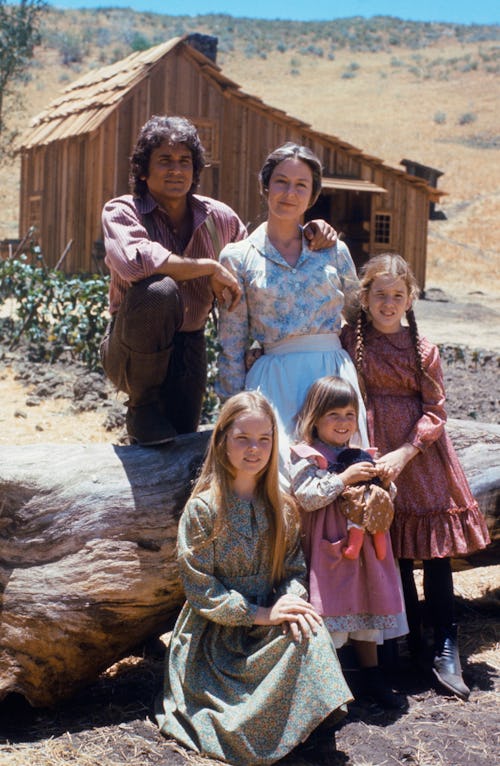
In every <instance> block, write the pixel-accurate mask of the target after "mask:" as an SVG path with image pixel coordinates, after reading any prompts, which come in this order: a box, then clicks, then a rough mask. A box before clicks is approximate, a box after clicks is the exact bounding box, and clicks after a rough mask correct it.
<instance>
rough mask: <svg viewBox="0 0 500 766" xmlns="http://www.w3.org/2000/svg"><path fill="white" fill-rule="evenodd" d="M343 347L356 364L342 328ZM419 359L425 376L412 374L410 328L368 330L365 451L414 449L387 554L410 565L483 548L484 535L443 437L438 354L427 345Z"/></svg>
mask: <svg viewBox="0 0 500 766" xmlns="http://www.w3.org/2000/svg"><path fill="white" fill-rule="evenodd" d="M341 340H342V343H343V345H344V347H345V348H346V349H347V350H348V351H349V353H350V355H351V357H352V358H353V359H354V356H355V344H356V336H355V331H354V328H352V327H344V328H343V329H342V334H341ZM422 360H423V367H424V370H425V371H426V373H427V375H419V373H418V367H417V359H416V353H415V349H414V347H413V342H412V339H411V337H410V332H409V330H408V328H406V327H405V328H403V329H402V330H401V331H400V332H397V333H394V334H384V333H380V332H378V331H377V330H375V329H374V328H373V327H372V326H370V327H369V328H368V331H367V337H366V344H365V350H364V356H363V375H364V379H365V383H366V390H367V397H368V402H367V419H368V432H369V436H370V444H373V445H375V446H376V447H377V448H378V450H379V452H380V454H381V455H384V454H386V453H387V452H391V451H392V450H395V449H397V448H398V447H400V446H401V445H402V444H403V443H405V442H408V443H410V444H412V445H413V446H415V447H417V448H418V450H419V454H418V455H416V456H415V457H414V458H413V459H412V460H411V461H410V462H409V463H408V464H407V465H406V467H405V468H404V470H403V471H402V472H401V474H400V476H399V477H398V479H397V480H396V486H397V490H398V492H397V496H396V499H395V501H394V509H395V516H394V521H393V523H392V527H391V536H392V544H393V550H394V554H395V556H397V557H398V558H409V559H432V558H443V557H446V556H459V555H468V554H471V553H474V551H477V550H480V549H481V548H485V547H486V546H487V545H488V543H489V535H488V530H487V527H486V522H485V520H484V517H483V515H482V513H481V511H480V509H479V507H478V504H477V502H476V501H475V499H474V498H473V496H472V493H471V490H470V487H469V485H468V483H467V479H466V477H465V474H464V472H463V469H462V466H461V465H460V461H459V459H458V457H457V454H456V452H455V450H454V448H453V445H452V443H451V441H450V438H449V436H448V434H447V433H446V430H445V423H446V411H445V408H444V402H445V396H444V393H443V392H444V385H443V373H442V368H441V360H440V357H439V350H438V348H437V346H435V345H433V344H432V343H430V342H429V341H428V340H427V339H426V338H422ZM433 381H436V383H437V384H438V385H437V386H436V385H434V383H433Z"/></svg>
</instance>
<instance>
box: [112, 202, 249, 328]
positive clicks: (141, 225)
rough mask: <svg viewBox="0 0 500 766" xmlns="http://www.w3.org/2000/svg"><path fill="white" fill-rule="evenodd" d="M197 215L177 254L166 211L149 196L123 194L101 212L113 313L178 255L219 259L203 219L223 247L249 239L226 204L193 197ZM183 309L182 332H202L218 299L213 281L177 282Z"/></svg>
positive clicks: (204, 278) (176, 243) (193, 280)
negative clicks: (137, 286)
mask: <svg viewBox="0 0 500 766" xmlns="http://www.w3.org/2000/svg"><path fill="white" fill-rule="evenodd" d="M188 200H189V203H190V205H191V211H192V214H193V234H192V236H191V239H190V240H189V242H188V244H187V246H186V247H185V249H184V252H182V253H180V252H179V249H180V248H179V246H178V241H177V239H176V235H175V232H174V230H173V228H172V226H171V224H170V221H169V218H168V216H167V214H166V212H165V211H164V210H163V209H162V208H161V207H160V206H159V205H158V203H157V202H156V201H155V200H154V199H153V197H152V196H151V195H150V194H146V195H145V196H144V197H133V196H132V195H131V194H124V195H123V196H122V197H117V198H116V199H112V200H111V201H110V202H108V203H107V204H106V205H105V206H104V209H103V212H102V226H103V230H104V245H105V248H106V258H105V262H106V265H107V267H108V268H109V271H110V274H111V281H110V286H109V310H110V313H111V314H115V313H116V312H117V311H118V308H119V306H120V303H121V301H122V299H123V296H124V295H125V293H126V291H127V289H128V288H129V287H130V285H132V284H134V283H135V282H140V281H141V280H142V279H147V277H151V276H153V275H154V274H158V273H160V269H161V268H162V266H164V264H165V263H166V262H167V261H168V259H169V257H170V255H171V254H172V253H175V254H177V255H183V256H186V257H187V258H214V259H218V257H219V253H218V252H216V251H215V250H216V248H215V247H214V243H213V241H212V237H211V235H210V231H209V229H208V227H207V226H206V225H204V224H205V221H206V220H207V218H208V217H209V216H210V217H211V219H212V222H213V224H214V227H215V230H216V232H217V237H218V240H219V245H220V249H222V248H223V247H224V246H225V245H227V244H228V243H229V242H237V241H238V240H240V239H243V238H244V237H246V236H247V231H246V228H245V226H244V225H243V223H242V221H241V220H240V219H239V218H238V216H237V215H236V213H235V212H234V211H233V210H231V208H230V207H229V206H228V205H226V204H224V203H223V202H218V201H217V200H214V199H211V198H210V197H201V196H200V195H198V194H193V195H190V196H189V197H188ZM178 284H179V290H180V293H181V296H182V302H183V306H184V321H183V324H182V326H181V328H180V329H181V331H183V332H191V331H193V330H199V329H201V328H202V327H203V326H204V324H205V322H206V319H207V317H208V315H209V313H210V309H211V308H212V304H213V300H214V295H213V292H212V289H211V287H210V281H209V277H206V276H205V277H198V278H196V279H189V280H184V281H182V282H179V283H178Z"/></svg>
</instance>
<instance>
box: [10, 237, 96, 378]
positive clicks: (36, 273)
mask: <svg viewBox="0 0 500 766" xmlns="http://www.w3.org/2000/svg"><path fill="white" fill-rule="evenodd" d="M33 255H34V256H35V260H36V265H33V264H31V263H28V258H27V256H26V255H25V254H23V255H22V256H21V257H20V258H15V259H10V260H6V261H1V262H0V284H1V288H0V300H5V299H6V298H9V297H10V298H13V299H14V300H15V302H16V319H15V320H14V321H12V318H11V319H10V321H9V322H7V323H2V325H1V332H2V335H3V336H5V337H6V338H7V340H8V341H9V342H10V345H11V347H15V346H16V345H17V344H18V343H19V342H20V340H21V338H23V337H24V339H26V340H27V341H28V342H29V344H30V346H31V351H32V354H33V355H35V356H36V358H38V359H40V360H43V361H48V362H54V361H55V360H56V359H58V358H59V356H60V355H61V354H62V353H63V352H64V351H70V353H71V355H72V356H73V357H74V358H77V359H80V360H81V361H82V362H84V363H85V364H86V365H87V366H88V367H89V368H90V369H96V368H97V367H99V364H100V362H99V344H100V341H101V338H102V336H103V334H104V330H105V328H106V324H107V312H106V307H107V293H108V279H107V277H102V276H98V275H93V276H90V277H89V276H71V277H67V276H66V275H65V274H62V273H61V272H59V271H55V270H54V269H51V270H49V269H47V268H46V267H45V265H44V264H43V258H42V256H41V254H40V252H39V249H37V248H34V249H33Z"/></svg>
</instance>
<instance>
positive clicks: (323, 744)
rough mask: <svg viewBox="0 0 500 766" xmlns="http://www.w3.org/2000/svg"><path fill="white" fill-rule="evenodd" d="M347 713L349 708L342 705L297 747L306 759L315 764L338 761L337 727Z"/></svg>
mask: <svg viewBox="0 0 500 766" xmlns="http://www.w3.org/2000/svg"><path fill="white" fill-rule="evenodd" d="M346 715H347V708H345V706H342V708H338V710H335V711H334V712H333V713H330V715H329V716H328V718H325V720H324V721H322V722H321V723H320V724H319V726H318V727H317V728H316V729H314V731H313V732H312V733H311V734H310V735H309V736H308V738H307V739H306V741H305V742H302V744H300V745H299V746H298V748H297V753H298V754H299V755H300V756H301V757H302V758H305V760H306V761H312V763H315V764H319V765H321V764H324V765H325V766H328V764H332V763H338V760H337V756H340V755H341V753H338V751H337V746H336V743H335V728H336V726H337V724H338V723H339V722H340V721H341V720H342V719H343V718H344V717H345V716H346Z"/></svg>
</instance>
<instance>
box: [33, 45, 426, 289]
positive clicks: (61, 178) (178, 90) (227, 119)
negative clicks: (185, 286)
mask: <svg viewBox="0 0 500 766" xmlns="http://www.w3.org/2000/svg"><path fill="white" fill-rule="evenodd" d="M206 66H207V65H202V64H200V62H198V61H195V60H194V59H193V57H192V56H191V55H190V54H189V53H188V52H187V51H186V47H185V46H183V45H180V46H177V47H176V48H174V49H173V50H172V51H171V52H170V53H169V54H168V55H166V56H164V57H163V59H161V60H160V61H158V62H157V64H155V65H154V66H153V67H152V69H151V70H150V72H149V74H148V75H147V76H146V77H144V78H143V80H142V81H140V82H138V83H137V85H136V86H135V87H134V88H133V89H132V90H131V91H129V92H128V93H126V94H125V96H124V98H123V99H122V100H121V101H120V102H118V104H117V106H116V108H115V109H114V110H113V111H111V113H110V114H109V115H108V116H107V118H106V119H105V120H104V121H103V123H102V124H101V125H100V126H99V127H98V128H97V129H96V130H94V131H93V132H92V133H90V134H82V135H81V136H75V137H71V138H67V139H64V140H60V141H54V142H52V143H50V144H48V145H47V146H42V147H39V146H35V147H33V148H32V149H29V150H26V151H24V152H23V153H22V162H21V186H22V190H23V194H22V198H21V201H20V236H23V235H24V234H25V233H26V231H27V229H28V227H29V225H30V221H29V215H30V213H29V211H30V204H29V203H30V199H34V198H35V197H36V195H40V199H41V218H42V220H41V228H40V232H39V234H40V241H41V243H42V247H43V251H44V256H45V259H46V262H47V263H48V264H50V265H54V264H55V263H56V262H57V260H58V258H59V257H60V255H61V253H62V252H63V250H64V248H65V247H66V245H67V243H68V242H69V240H70V239H73V245H72V248H71V252H70V254H69V255H68V257H67V259H66V263H65V267H66V269H67V270H68V271H75V272H78V271H84V272H88V271H92V270H93V269H94V263H93V261H92V257H91V253H92V248H93V243H94V242H95V241H96V240H99V239H101V238H102V232H101V210H102V207H103V205H104V203H105V202H106V201H107V200H108V199H111V198H112V197H114V196H117V195H119V194H124V193H127V192H128V191H129V187H128V164H129V156H130V153H131V150H132V147H133V144H134V142H135V139H136V136H137V133H138V131H139V129H140V127H141V126H142V125H143V124H144V122H145V121H146V120H147V119H148V118H149V117H150V116H151V115H152V114H181V115H185V116H187V117H189V118H190V119H192V120H193V121H194V122H195V123H196V121H197V120H199V121H200V127H201V126H202V125H204V126H205V129H207V130H211V131H212V134H211V135H212V136H213V138H214V145H215V147H216V153H217V156H214V157H213V158H212V161H211V163H212V164H211V167H209V168H207V169H206V170H205V171H204V173H203V174H202V181H201V185H200V190H199V191H200V193H202V194H207V195H209V196H216V197H218V198H219V199H221V200H223V201H224V202H226V203H228V204H229V205H231V206H232V207H233V208H234V209H235V210H236V211H237V212H238V214H239V215H240V216H241V217H242V219H243V221H244V222H245V223H247V224H250V226H251V227H253V226H255V225H256V224H257V223H259V221H260V220H262V217H263V215H264V214H265V213H264V206H263V203H262V199H261V196H260V193H259V188H258V172H259V169H260V167H261V165H262V162H263V160H264V159H265V157H266V155H267V154H268V153H269V152H270V151H272V150H273V149H274V148H276V147H277V146H279V145H280V144H282V143H284V142H285V141H287V140H294V141H297V142H299V143H305V144H307V145H308V146H310V147H311V149H312V150H313V151H315V152H316V153H317V154H318V155H319V157H320V159H321V160H322V162H323V164H324V168H325V172H326V173H327V174H328V175H332V176H334V175H337V176H346V177H352V178H360V179H364V180H367V181H372V182H374V183H375V184H378V185H380V186H383V187H384V188H385V189H387V194H378V195H376V198H374V199H373V204H372V220H373V215H374V210H373V206H376V209H377V211H378V212H387V213H390V214H391V220H392V241H391V247H390V249H391V250H395V251H398V252H401V254H402V255H404V257H405V258H406V259H407V260H408V261H409V262H410V264H411V266H412V268H413V270H414V271H415V274H416V276H417V280H418V282H419V284H420V286H421V287H424V285H425V258H426V242H427V226H428V223H427V222H428V213H429V197H428V193H427V192H426V190H425V188H424V187H423V186H422V187H419V186H417V185H416V184H414V183H411V182H409V181H406V180H405V178H404V174H403V173H398V172H391V169H390V168H388V169H384V168H381V167H380V164H377V163H376V162H374V161H370V158H369V157H364V155H362V154H361V153H360V152H359V151H357V150H355V149H353V148H352V147H349V146H348V145H346V144H343V143H342V141H339V140H338V139H335V138H334V137H329V136H325V135H324V134H320V133H316V132H315V131H313V130H312V129H310V128H309V127H308V126H306V125H303V126H301V124H300V123H299V122H297V121H296V120H293V119H291V118H289V117H288V116H287V115H285V114H284V113H283V112H280V111H279V110H273V109H270V108H269V107H267V106H266V105H265V104H261V103H260V102H259V101H258V100H255V99H252V98H249V97H248V96H245V94H242V93H241V91H238V90H237V89H235V88H234V87H227V86H226V85H225V83H224V81H222V82H218V81H217V78H214V77H213V75H210V76H209V75H207V73H206V69H205V68H206ZM208 72H209V74H210V67H208ZM41 168H43V170H41ZM343 212H344V211H340V210H339V215H341V214H342V213H343ZM372 228H373V227H372ZM371 236H372V242H373V232H372V235H371ZM371 244H372V243H371ZM378 249H380V247H379V248H378ZM373 250H374V251H376V250H377V248H376V247H374V248H373Z"/></svg>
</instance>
